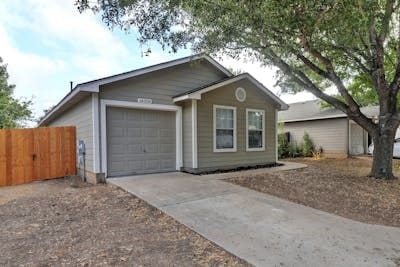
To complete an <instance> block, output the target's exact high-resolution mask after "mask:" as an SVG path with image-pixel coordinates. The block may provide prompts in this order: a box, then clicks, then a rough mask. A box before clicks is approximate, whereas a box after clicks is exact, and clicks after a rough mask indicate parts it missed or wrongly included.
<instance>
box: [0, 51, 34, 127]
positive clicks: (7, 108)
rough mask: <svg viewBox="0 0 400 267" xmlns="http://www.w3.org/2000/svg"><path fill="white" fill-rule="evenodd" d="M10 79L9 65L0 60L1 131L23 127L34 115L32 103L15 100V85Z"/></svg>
mask: <svg viewBox="0 0 400 267" xmlns="http://www.w3.org/2000/svg"><path fill="white" fill-rule="evenodd" d="M8 78H9V75H8V72H7V65H5V64H3V60H2V59H1V58H0V129H3V128H16V127H23V126H24V125H25V122H26V121H27V120H30V119H31V115H32V112H31V110H30V108H31V105H32V101H30V100H23V99H17V98H15V97H14V96H13V94H14V89H15V85H13V84H9V83H8Z"/></svg>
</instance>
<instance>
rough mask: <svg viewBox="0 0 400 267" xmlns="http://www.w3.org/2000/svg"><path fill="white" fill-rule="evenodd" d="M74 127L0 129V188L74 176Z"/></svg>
mask: <svg viewBox="0 0 400 267" xmlns="http://www.w3.org/2000/svg"><path fill="white" fill-rule="evenodd" d="M75 131H76V129H75V127H49V128H35V129H11V130H9V129H7V130H0V186H4V185H15V184H22V183H29V182H32V181H38V180H45V179H51V178H58V177H63V176H66V175H74V174H76V134H75Z"/></svg>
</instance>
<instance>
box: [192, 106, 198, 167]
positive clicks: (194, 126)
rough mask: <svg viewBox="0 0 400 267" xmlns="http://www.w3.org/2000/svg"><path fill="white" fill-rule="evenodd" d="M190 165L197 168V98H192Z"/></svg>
mask: <svg viewBox="0 0 400 267" xmlns="http://www.w3.org/2000/svg"><path fill="white" fill-rule="evenodd" d="M192 167H193V169H197V167H198V162H197V100H195V99H192Z"/></svg>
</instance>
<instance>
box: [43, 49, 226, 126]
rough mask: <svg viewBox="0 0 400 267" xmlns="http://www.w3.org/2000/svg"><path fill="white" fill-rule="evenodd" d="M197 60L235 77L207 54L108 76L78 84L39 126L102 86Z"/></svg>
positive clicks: (97, 90)
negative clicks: (204, 61)
mask: <svg viewBox="0 0 400 267" xmlns="http://www.w3.org/2000/svg"><path fill="white" fill-rule="evenodd" d="M195 60H206V61H207V62H209V63H210V64H211V65H212V66H214V67H215V68H216V69H218V70H219V71H221V72H222V73H224V74H225V75H226V76H227V77H231V76H233V74H232V73H231V72H230V71H229V70H227V69H226V68H225V67H223V66H222V65H221V64H219V63H218V62H217V61H215V60H214V59H213V58H211V57H210V56H208V55H205V54H197V55H192V56H188V57H184V58H179V59H175V60H171V61H167V62H163V63H160V64H156V65H152V66H149V67H144V68H141V69H136V70H132V71H128V72H123V73H119V74H116V75H111V76H107V77H104V78H100V79H96V80H92V81H88V82H84V83H80V84H77V85H76V86H75V87H74V89H73V90H71V91H70V92H69V93H68V94H67V95H66V96H65V97H64V98H63V99H61V101H60V102H59V103H58V104H57V105H56V106H54V107H53V108H52V109H51V110H50V111H49V112H47V114H45V116H44V117H43V118H42V119H41V120H40V122H39V124H38V125H39V126H40V125H43V124H44V123H46V122H48V121H49V120H51V119H52V118H53V117H54V116H55V115H57V114H59V113H61V112H63V111H64V110H65V109H67V108H68V107H70V106H71V105H72V104H75V103H77V102H78V101H79V100H80V99H82V98H84V97H86V96H88V95H89V94H90V93H98V92H99V87H100V85H104V84H108V83H112V82H116V81H120V80H125V79H129V78H133V77H136V76H140V75H143V74H146V73H151V72H154V71H158V70H163V69H167V68H171V67H174V66H178V65H181V64H185V63H189V62H191V61H195Z"/></svg>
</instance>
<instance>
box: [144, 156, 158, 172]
mask: <svg viewBox="0 0 400 267" xmlns="http://www.w3.org/2000/svg"><path fill="white" fill-rule="evenodd" d="M160 167H161V164H160V160H159V159H152V160H146V170H159V169H161V168H160Z"/></svg>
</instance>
